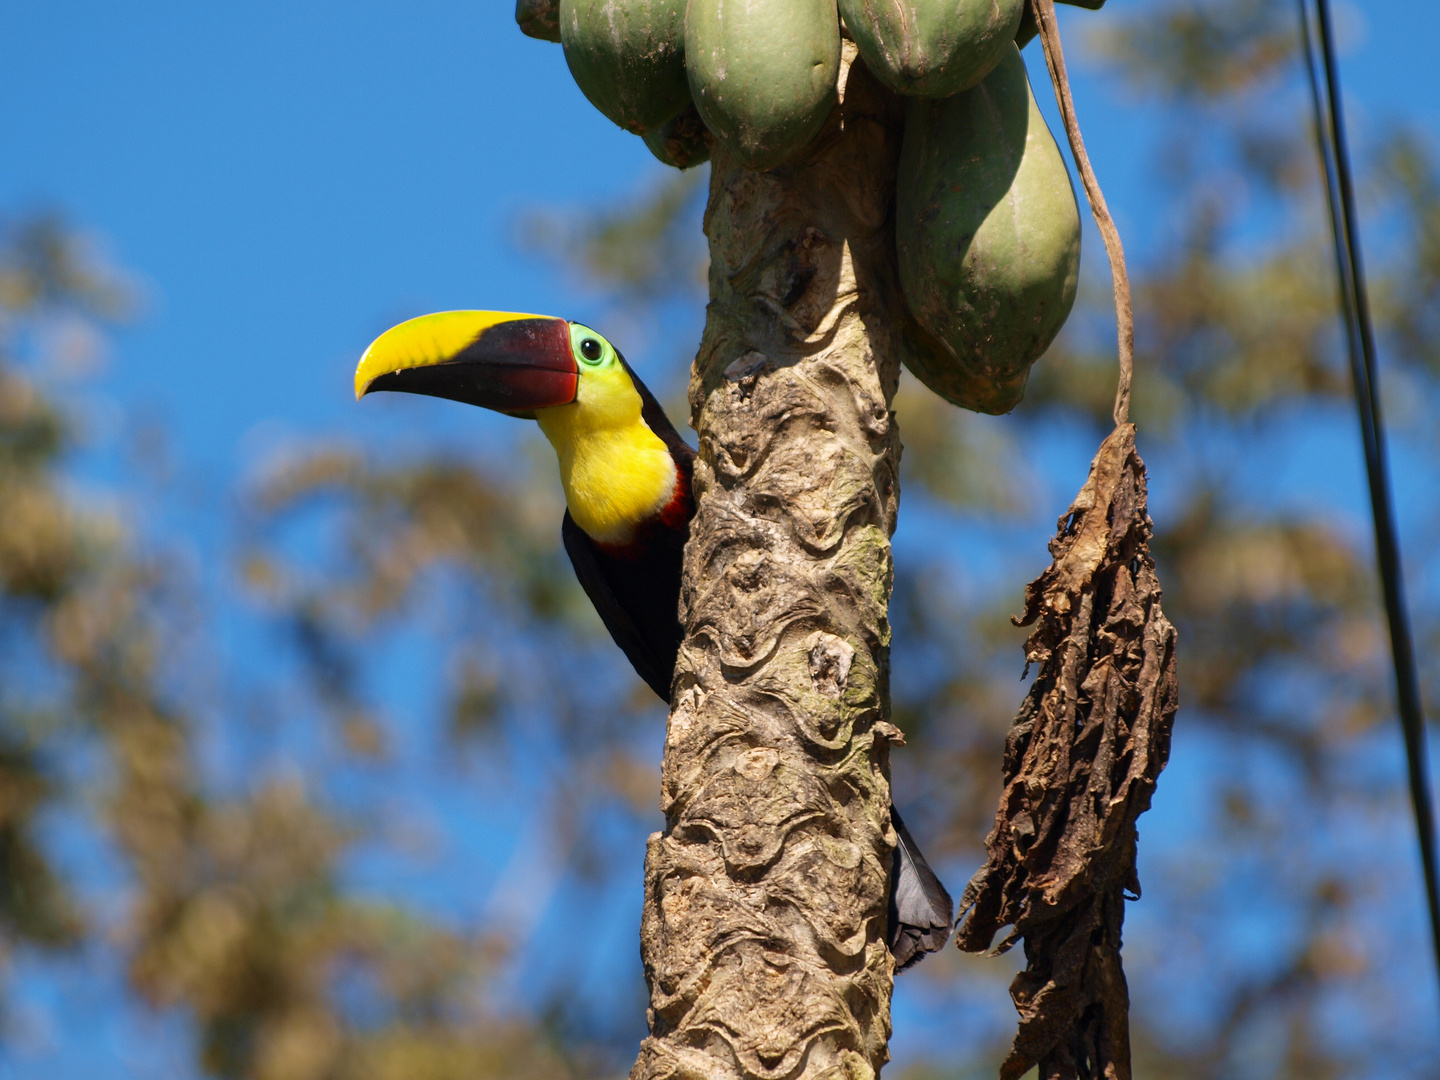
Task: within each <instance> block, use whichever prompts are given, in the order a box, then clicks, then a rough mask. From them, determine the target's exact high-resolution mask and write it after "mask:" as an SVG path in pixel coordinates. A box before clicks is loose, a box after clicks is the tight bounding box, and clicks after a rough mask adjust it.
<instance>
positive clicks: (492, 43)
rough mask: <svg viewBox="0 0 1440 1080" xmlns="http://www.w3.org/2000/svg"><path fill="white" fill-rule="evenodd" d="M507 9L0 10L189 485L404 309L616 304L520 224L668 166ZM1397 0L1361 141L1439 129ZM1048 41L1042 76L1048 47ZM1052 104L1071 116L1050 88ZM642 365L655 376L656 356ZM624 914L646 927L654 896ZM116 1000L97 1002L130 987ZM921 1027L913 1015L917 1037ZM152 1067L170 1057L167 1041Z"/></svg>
mask: <svg viewBox="0 0 1440 1080" xmlns="http://www.w3.org/2000/svg"><path fill="white" fill-rule="evenodd" d="M1141 2H1143V0H1111V4H1110V5H1109V7H1108V8H1107V11H1106V12H1102V13H1101V14H1099V15H1094V14H1091V13H1088V12H1084V11H1076V10H1072V9H1063V10H1062V26H1063V27H1064V28H1065V29H1066V30H1067V32H1070V34H1071V39H1072V40H1076V39H1077V37H1078V34H1079V33H1080V32H1081V31H1083V28H1084V27H1085V25H1086V24H1087V22H1091V23H1093V22H1094V21H1096V20H1099V19H1103V18H1104V17H1105V16H1106V15H1107V14H1108V13H1109V12H1111V11H1113V12H1115V13H1116V14H1119V13H1120V12H1122V11H1125V10H1129V9H1130V8H1132V7H1137V6H1138V5H1139V4H1140V3H1141ZM1278 2H1284V0H1278ZM511 11H512V7H511V4H510V3H509V2H508V0H488V2H476V0H464V2H461V0H435V2H418V0H408V2H403V3H402V2H398V0H397V2H388V3H385V2H375V0H368V2H367V0H351V2H346V3H339V2H334V0H332V2H328V3H320V2H310V3H304V4H301V3H295V2H294V0H291V2H288V3H281V2H275V0H257V2H251V3H247V4H243V5H223V4H194V3H182V2H180V0H169V2H159V0H149V2H146V0H134V2H130V3H126V4H123V5H122V4H113V3H100V2H98V0H95V2H76V0H44V2H43V3H41V2H33V0H32V2H30V3H16V2H14V0H12V2H10V3H6V4H3V5H0V210H3V211H5V212H7V213H14V212H17V211H20V210H25V209H33V208H40V207H54V208H57V209H60V210H62V211H63V212H64V213H66V214H67V216H69V218H70V219H71V220H72V221H74V222H75V223H77V224H79V225H81V226H83V227H84V228H85V229H87V230H88V231H90V232H91V233H92V234H93V235H94V236H95V237H96V238H97V241H98V242H100V243H101V244H102V245H103V246H104V248H105V249H106V250H107V251H108V252H109V254H110V257H111V258H112V259H113V261H114V262H116V263H118V264H120V265H123V266H124V267H126V268H128V269H131V270H133V271H134V272H135V273H136V274H137V275H138V277H139V279H140V281H141V283H142V285H143V294H144V305H143V310H142V312H141V317H140V318H139V319H138V320H137V321H136V322H135V324H134V325H133V326H131V327H129V328H127V329H125V330H124V331H122V332H121V333H120V334H119V335H118V336H117V338H116V341H115V343H114V349H113V354H112V355H111V357H110V359H109V363H108V366H107V367H106V369H105V372H104V375H103V377H102V379H101V381H100V384H99V385H100V387H101V389H102V391H103V393H105V394H106V395H108V396H109V397H111V398H113V399H114V400H115V401H117V402H118V403H119V404H120V406H121V407H122V409H125V410H150V411H153V412H156V413H158V414H159V415H160V416H162V417H163V418H164V419H165V420H166V422H167V424H168V425H169V427H170V429H171V432H172V435H173V437H174V439H175V442H174V446H173V448H172V452H173V454H174V456H175V457H176V459H177V460H178V461H179V463H180V464H181V472H182V474H183V475H184V476H186V477H188V478H190V480H191V481H192V482H193V483H196V484H198V485H202V486H203V485H206V484H214V483H219V484H221V485H225V484H229V483H231V482H233V481H234V480H235V479H236V478H237V477H239V476H241V475H243V474H244V473H245V472H246V471H247V470H249V469H250V468H252V467H253V466H254V464H255V462H256V461H257V460H258V459H259V458H261V457H262V456H263V455H264V454H265V453H266V452H267V451H268V450H270V449H271V448H273V447H275V446H277V445H282V444H283V443H284V442H285V441H287V440H290V439H295V438H303V437H305V436H306V435H307V434H322V433H326V434H328V433H335V432H341V433H346V434H348V435H350V436H351V437H354V438H357V439H360V438H368V439H370V440H372V441H373V440H374V439H375V437H376V435H375V432H376V419H375V417H376V412H375V411H374V410H371V411H369V412H367V411H366V410H365V409H363V408H360V407H357V406H356V405H355V403H354V402H353V400H352V397H351V389H350V373H351V372H352V371H353V367H354V363H355V360H356V358H357V357H358V356H359V353H360V352H361V350H362V349H363V348H364V346H365V345H366V344H367V343H368V342H369V340H370V339H371V338H373V337H374V336H375V334H376V333H378V332H379V331H380V330H383V329H384V328H385V327H387V326H389V325H391V324H392V323H394V322H396V321H398V320H399V319H401V318H405V317H408V316H410V315H414V314H418V313H420V312H423V311H430V310H439V309H444V308H454V307H490V308H499V309H512V310H520V311H539V312H549V313H554V314H564V315H569V316H572V317H577V318H582V319H589V318H593V317H595V316H596V315H597V314H598V311H599V307H598V304H599V301H598V299H597V298H595V297H594V296H590V295H586V294H585V293H583V291H582V292H577V291H576V289H575V288H574V283H573V282H571V281H569V280H563V279H562V278H561V276H560V275H558V274H557V272H556V270H555V268H554V267H552V266H550V265H548V264H546V263H544V262H542V261H539V260H537V259H535V258H532V257H527V256H524V255H522V254H520V253H518V252H517V250H516V247H515V244H514V242H513V230H514V227H515V223H516V221H517V219H518V217H519V216H520V215H522V214H523V213H525V212H526V211H527V210H530V209H534V208H545V207H550V208H554V207H572V206H579V205H593V204H596V203H601V202H605V201H609V200H612V199H615V198H617V197H620V196H622V195H623V194H625V193H627V192H630V191H633V190H635V189H636V187H637V185H640V184H643V183H644V182H645V181H646V179H647V178H654V177H658V176H659V175H660V174H661V172H662V168H661V166H659V165H658V164H657V163H656V162H655V161H654V159H653V158H652V157H651V156H650V154H649V152H648V151H647V150H646V149H645V148H644V146H643V145H642V144H641V142H640V141H639V140H638V139H636V138H634V137H633V136H629V135H627V134H625V133H623V132H621V131H620V130H619V129H617V128H615V127H614V126H612V125H611V124H610V123H609V122H608V121H606V120H605V119H604V118H603V117H601V116H600V115H599V114H598V113H597V112H596V111H595V110H594V109H593V108H592V107H591V106H590V105H589V104H588V103H587V102H586V101H585V99H584V98H583V97H582V96H581V94H580V92H579V91H578V90H577V89H576V88H575V86H574V84H573V82H572V81H571V80H570V78H569V75H568V72H567V70H566V68H565V64H564V60H563V57H562V55H561V51H560V48H559V47H558V46H555V45H550V44H548V43H543V42H536V41H532V40H530V39H528V38H525V37H523V36H522V35H521V34H520V33H519V32H518V30H517V29H516V28H515V26H514V24H513V21H512V18H511ZM1394 12H1395V9H1394V7H1393V5H1387V6H1383V7H1382V5H1381V4H1380V3H1379V0H1365V2H1364V3H1359V4H1352V5H1347V6H1345V7H1343V8H1341V9H1340V16H1341V25H1342V28H1343V29H1344V30H1345V38H1346V41H1347V47H1346V52H1345V55H1344V57H1343V77H1344V80H1345V85H1346V89H1347V94H1348V102H1349V106H1350V110H1351V111H1350V117H1351V123H1352V131H1353V132H1354V134H1355V136H1356V138H1357V140H1360V141H1363V140H1364V139H1365V137H1366V134H1367V132H1370V131H1374V130H1376V129H1377V128H1378V127H1379V126H1380V125H1381V124H1383V123H1384V122H1385V121H1386V119H1387V118H1390V117H1395V116H1399V115H1404V116H1406V117H1407V118H1408V119H1409V120H1410V121H1411V122H1412V123H1416V124H1419V125H1420V126H1421V127H1423V128H1424V129H1425V130H1426V131H1428V132H1429V134H1430V136H1431V137H1432V140H1434V141H1435V142H1436V144H1437V145H1440V93H1437V80H1436V77H1435V74H1434V72H1435V66H1434V65H1435V62H1434V46H1433V35H1427V34H1419V33H1397V32H1396V31H1395V30H1394V29H1392V27H1393V26H1394V25H1395V24H1396V22H1397V20H1396V17H1395V13H1394ZM1074 51H1075V53H1076V58H1075V61H1074V63H1073V67H1074V71H1073V75H1074V77H1075V80H1076V95H1077V101H1078V107H1079V111H1080V116H1081V120H1082V123H1083V124H1084V126H1085V130H1086V134H1087V142H1088V143H1089V147H1090V153H1091V156H1092V158H1093V160H1094V161H1095V163H1096V167H1097V170H1098V171H1099V173H1100V176H1101V179H1102V182H1104V184H1105V186H1106V192H1107V197H1108V199H1109V201H1110V204H1111V206H1112V208H1113V209H1115V211H1116V213H1117V217H1118V218H1119V220H1120V223H1121V228H1122V230H1123V231H1124V233H1125V236H1126V240H1127V246H1128V247H1129V248H1130V249H1131V250H1132V251H1133V252H1135V253H1136V254H1137V255H1138V256H1139V257H1142V258H1143V257H1144V253H1145V251H1146V250H1147V242H1146V232H1147V227H1148V226H1149V224H1150V222H1149V221H1148V220H1147V210H1148V209H1149V208H1150V207H1151V206H1152V204H1151V202H1150V201H1149V200H1150V196H1149V195H1148V194H1147V187H1146V185H1147V184H1148V183H1149V182H1150V171H1149V170H1150V167H1151V164H1152V161H1151V158H1150V157H1149V152H1150V151H1149V147H1151V146H1152V145H1153V144H1154V140H1155V139H1156V138H1157V136H1159V135H1161V134H1163V132H1162V131H1161V130H1160V125H1161V124H1163V123H1164V119H1163V115H1164V114H1163V113H1162V111H1161V110H1160V109H1159V108H1158V106H1156V105H1155V104H1154V103H1146V102H1142V101H1135V100H1130V99H1129V98H1127V97H1126V95H1125V94H1124V93H1123V92H1122V88H1120V87H1117V86H1113V85H1108V84H1104V83H1102V82H1100V81H1099V80H1097V79H1096V78H1094V77H1092V76H1091V74H1090V73H1089V71H1088V69H1087V67H1086V65H1085V64H1084V62H1083V50H1082V49H1080V47H1079V45H1078V42H1077V44H1076V45H1075V47H1074ZM1027 59H1028V60H1029V62H1030V64H1031V68H1032V73H1033V74H1034V76H1035V79H1034V81H1035V83H1036V86H1037V89H1041V88H1042V85H1043V84H1042V82H1041V79H1042V78H1043V66H1042V65H1040V63H1039V59H1038V56H1037V55H1036V50H1035V49H1033V48H1032V49H1030V50H1028V55H1027ZM1038 96H1039V98H1040V101H1041V104H1042V107H1043V108H1044V109H1045V111H1046V113H1047V116H1049V117H1050V118H1051V125H1052V130H1058V127H1057V126H1056V125H1055V123H1054V119H1053V117H1054V107H1053V101H1052V100H1051V99H1050V97H1049V96H1048V94H1047V93H1044V92H1041V93H1039V94H1038ZM1092 247H1094V245H1092ZM1088 265H1089V266H1090V267H1091V268H1092V269H1094V268H1096V267H1095V263H1094V262H1093V261H1092V262H1090V263H1089V264H1088ZM1099 266H1100V267H1102V268H1103V263H1100V264H1099ZM700 318H701V313H700V312H698V311H697V312H696V315H695V322H694V329H695V332H696V334H697V336H698V329H699V325H700ZM631 359H632V360H634V361H635V362H636V363H637V366H639V367H640V369H641V371H642V373H646V374H652V373H653V372H654V369H653V368H652V367H651V365H652V364H654V363H656V361H655V360H654V359H653V358H652V359H647V358H646V357H644V356H638V357H636V356H632V357H631ZM398 415H399V419H400V420H402V421H403V420H405V419H407V418H408V419H409V420H411V421H414V422H422V421H423V422H424V423H426V424H430V423H432V422H433V423H436V424H440V425H443V426H447V430H450V431H452V432H455V431H474V432H476V433H477V435H476V437H480V438H483V437H485V433H486V432H487V431H493V430H495V425H500V424H505V423H507V421H505V420H503V419H501V418H488V417H476V416H475V414H473V413H470V414H466V415H465V417H464V421H463V425H462V422H461V420H460V419H459V417H460V415H461V414H460V411H459V410H453V409H450V410H447V409H446V408H445V406H443V405H439V406H436V405H433V404H429V403H422V404H420V405H417V406H413V407H409V408H408V409H407V410H406V411H404V412H403V413H401V414H398ZM394 423H395V416H394V414H392V419H391V421H390V424H389V426H388V427H387V430H389V431H394V430H395V427H394ZM1344 434H1345V436H1346V437H1347V438H1348V437H1350V435H1351V433H1350V432H1349V431H1348V430H1347V431H1346V432H1345V433H1344ZM1322 441H1323V442H1324V447H1325V450H1326V451H1327V452H1328V453H1330V454H1332V455H1336V456H1339V457H1344V455H1346V454H1352V453H1353V454H1356V455H1357V456H1356V457H1352V458H1350V459H1348V461H1347V464H1346V466H1345V467H1346V469H1347V470H1353V475H1354V476H1356V477H1358V467H1357V463H1358V451H1355V450H1354V449H1353V445H1348V444H1347V445H1342V444H1340V443H1337V442H1335V441H1333V440H1322ZM1083 453H1084V455H1085V456H1086V457H1088V450H1086V451H1084V452H1083ZM1083 464H1084V463H1083V461H1081V463H1080V465H1079V468H1080V470H1081V471H1083ZM105 469H106V467H105V465H104V463H103V461H102V462H100V463H98V464H97V465H96V466H95V471H96V475H97V479H103V478H104V473H105ZM1303 482H1304V481H1303V478H1297V479H1296V480H1295V483H1296V484H1300V485H1302V486H1303ZM1064 486H1066V488H1067V494H1068V490H1069V486H1070V482H1069V481H1068V480H1067V481H1065V485H1064ZM1057 497H1059V496H1057ZM1400 501H1401V503H1402V506H1403V504H1404V502H1405V500H1404V497H1403V492H1402V493H1401V497H1400ZM215 505H216V504H215V502H214V501H213V500H210V501H207V500H206V499H203V498H202V499H200V500H199V501H198V502H197V504H196V510H195V512H194V513H186V512H184V511H171V512H173V513H175V514H176V515H177V516H176V517H175V519H174V520H175V521H178V522H180V523H181V524H182V525H184V526H185V527H189V528H193V529H195V530H197V531H198V532H200V533H202V534H203V533H206V532H207V530H210V529H215V530H217V531H216V532H215V533H213V534H211V535H208V536H206V535H201V536H198V537H197V538H196V542H197V545H198V546H197V548H196V551H197V552H198V553H199V557H201V558H202V559H203V558H204V556H205V554H206V553H207V552H213V551H214V549H213V548H212V547H210V546H208V545H210V544H212V543H214V542H217V537H218V535H219V531H218V530H219V524H218V522H219V521H220V520H221V519H220V517H219V516H217V515H215V514H214V513H213V510H214V509H215ZM1042 516H1043V515H1042ZM457 812H460V811H457ZM461 850H464V849H463V847H462V849H461ZM465 854H466V856H467V857H469V856H471V855H475V856H476V857H478V853H475V852H468V851H467V852H465ZM607 917H613V919H614V920H615V921H616V923H617V925H619V924H623V923H625V922H630V923H632V925H633V918H634V912H633V910H632V905H630V904H629V903H628V902H627V903H626V904H624V905H622V906H621V908H619V909H617V911H616V912H614V913H611V914H610V915H607ZM96 993H98V994H99V998H98V1000H99V1002H100V1004H99V1005H96V1006H95V1007H97V1008H107V1007H109V1006H107V1005H106V1004H105V1003H106V1002H109V1003H110V1004H111V1005H113V1002H114V999H113V997H109V996H106V994H105V992H103V986H102V990H101V991H96ZM92 1004H93V1002H92ZM69 1007H70V1006H67V1005H65V1004H64V1003H62V1002H57V1003H56V1004H55V1005H54V1008H55V1010H57V1011H59V1012H63V1011H65V1010H66V1009H67V1008H69ZM77 1007H80V1008H82V1010H83V1009H84V1008H85V1006H77ZM911 1015H912V1021H911V1022H913V1016H914V1014H913V1013H912V1014H911ZM112 1019H113V1022H114V1023H116V1024H120V1025H122V1026H124V1025H129V1026H128V1027H127V1028H126V1030H127V1031H128V1032H130V1034H129V1035H127V1036H125V1037H124V1039H122V1040H121V1041H122V1042H124V1043H125V1045H127V1046H131V1047H133V1046H136V1045H139V1043H137V1041H136V1038H135V1035H134V1032H135V1031H136V1030H140V1031H142V1032H143V1031H144V1030H151V1029H147V1028H146V1027H145V1026H144V1025H145V1024H147V1023H153V1022H149V1021H142V1020H139V1019H136V1018H135V1017H133V1016H132V1017H130V1018H128V1019H125V1018H118V1019H114V1018H113V1017H112ZM906 1023H907V1021H906V1018H905V1016H904V1015H900V1016H899V1017H898V1022H897V1054H902V1055H903V1047H901V1046H900V1045H899V1040H900V1039H902V1038H903V1037H904V1036H905V1033H906ZM136 1025H140V1026H139V1027H138V1028H137V1027H136ZM153 1030H158V1031H161V1032H162V1033H163V1034H164V1035H165V1040H173V1039H178V1038H180V1036H179V1035H177V1034H176V1033H175V1031H174V1029H173V1028H170V1027H165V1026H163V1024H162V1025H161V1026H160V1027H159V1028H155V1029H153ZM117 1038H119V1036H117ZM165 1040H161V1041H162V1042H164V1041H165ZM140 1042H143V1039H141V1040H140ZM172 1045H173V1043H172ZM96 1060H97V1062H98V1061H99V1060H101V1059H96ZM132 1069H133V1074H134V1075H137V1076H138V1075H149V1074H151V1070H150V1069H149V1067H148V1066H147V1065H146V1064H145V1062H144V1061H141V1062H140V1063H138V1064H135V1065H133V1066H132ZM0 1075H4V1073H3V1063H0ZM27 1075H28V1074H27ZM35 1075H38V1073H36V1074H35ZM97 1075H99V1074H97ZM104 1075H116V1074H115V1073H113V1072H110V1071H108V1070H107V1071H105V1072H104ZM125 1075H129V1073H125Z"/></svg>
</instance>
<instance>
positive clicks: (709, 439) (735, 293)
mask: <svg viewBox="0 0 1440 1080" xmlns="http://www.w3.org/2000/svg"><path fill="white" fill-rule="evenodd" d="M853 56H854V48H853V46H852V45H850V43H849V42H846V43H845V56H844V61H843V63H842V66H841V73H840V79H839V88H840V102H839V104H838V105H837V106H836V108H835V110H834V112H833V113H832V115H831V116H830V117H829V119H828V120H827V122H826V126H825V128H824V129H823V130H822V132H821V134H820V135H819V136H818V137H817V138H816V140H815V141H814V142H813V143H812V144H811V145H810V146H809V147H808V148H807V149H806V150H805V151H804V153H803V154H802V155H801V157H800V159H799V160H796V161H793V162H791V163H789V164H787V165H785V166H784V167H782V168H779V169H776V170H773V171H770V172H764V173H759V172H754V171H751V170H747V169H745V168H743V167H742V166H740V165H739V164H738V163H736V162H735V161H734V160H733V159H732V158H731V157H730V156H729V155H728V154H727V153H726V152H725V150H724V148H723V147H721V146H718V145H717V146H715V147H714V148H713V159H712V175H711V188H710V195H709V202H708V206H707V209H706V215H705V231H706V235H707V236H708V237H709V240H710V255H711V267H710V297H711V300H710V305H709V309H708V312H707V319H706V326H705V334H704V338H703V340H702V343H701V346H700V351H699V354H698V356H697V359H696V361H695V366H694V369H693V372H692V376H691V385H690V404H691V411H692V421H693V423H694V425H695V428H696V430H697V432H698V433H699V439H700V453H699V459H698V461H697V463H696V468H695V494H696V497H697V513H696V516H695V519H694V522H693V523H692V525H691V535H690V542H689V545H688V547H687V548H686V554H685V579H684V586H683V590H682V596H681V618H682V620H683V621H684V624H685V628H686V637H685V643H684V645H683V647H682V649H681V652H680V658H679V663H678V665H677V672H676V681H675V688H674V695H673V705H672V711H671V714H670V720H669V724H668V728H667V735H666V743H665V759H664V767H663V777H662V795H661V803H662V808H663V810H664V812H665V816H666V827H665V830H664V832H662V833H657V834H655V835H654V836H652V837H651V839H650V842H649V846H648V851H647V855H646V870H645V882H646V895H645V910H644V916H643V923H642V928H641V952H642V956H643V959H644V962H645V972H646V978H647V980H648V982H649V985H650V998H651V1008H650V1012H649V1020H650V1035H649V1037H648V1038H647V1039H646V1040H645V1041H644V1043H643V1044H642V1046H641V1050H640V1056H639V1059H638V1061H637V1062H636V1064H635V1067H634V1070H633V1071H632V1073H631V1076H632V1078H637V1080H638V1078H660V1077H670V1078H680V1077H697V1078H698V1077H705V1078H721V1077H725V1078H729V1077H736V1078H751V1077H756V1078H765V1080H778V1078H780V1077H785V1078H787V1080H789V1078H800V1077H805V1078H811V1077H829V1078H836V1080H838V1078H842V1077H843V1078H847V1080H849V1078H854V1080H859V1078H863V1077H873V1076H874V1075H875V1074H876V1073H877V1072H878V1070H879V1068H880V1066H881V1065H882V1064H883V1063H884V1062H885V1061H886V1060H887V1057H888V1051H887V1041H888V1038H889V1034H890V1007H889V1003H890V991H891V984H892V978H893V961H892V959H891V957H890V954H889V952H888V950H887V949H886V946H885V929H886V927H885V919H886V893H887V883H888V877H889V868H890V864H891V852H892V849H893V847H894V843H895V834H894V831H893V829H892V828H891V825H890V818H889V807H890V785H889V778H888V758H887V754H888V749H889V746H890V744H891V743H894V742H899V741H901V740H900V733H899V731H898V729H896V728H895V727H894V726H893V725H892V724H891V723H890V721H889V714H890V703H889V657H888V651H889V644H890V627H889V623H888V621H887V604H888V601H889V595H890V583H891V574H892V567H891V555H890V534H891V533H892V531H893V530H894V527H895V515H896V505H897V500H898V497H899V487H898V479H897V474H898V466H899V457H900V444H899V438H898V433H897V431H896V428H895V423H894V418H893V416H892V414H891V412H890V401H891V398H892V396H893V394H894V391H895V387H896V383H897V380H898V376H899V366H900V356H899V351H900V349H901V348H902V341H901V336H902V334H903V333H904V329H903V323H904V318H905V317H904V316H903V310H904V308H903V303H902V301H901V298H900V294H899V290H898V284H897V280H896V273H895V265H894V264H895V258H894V235H893V223H892V217H891V213H890V207H891V205H892V204H893V194H894V177H895V167H896V160H897V157H898V153H899V143H900V116H899V112H898V106H897V102H896V101H895V99H894V97H893V96H892V95H890V94H889V92H888V91H885V90H883V89H881V88H880V87H879V85H878V84H877V83H876V82H875V81H874V79H873V78H872V77H871V76H870V75H869V73H868V72H866V71H865V70H864V67H863V65H859V64H852V60H853Z"/></svg>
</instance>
